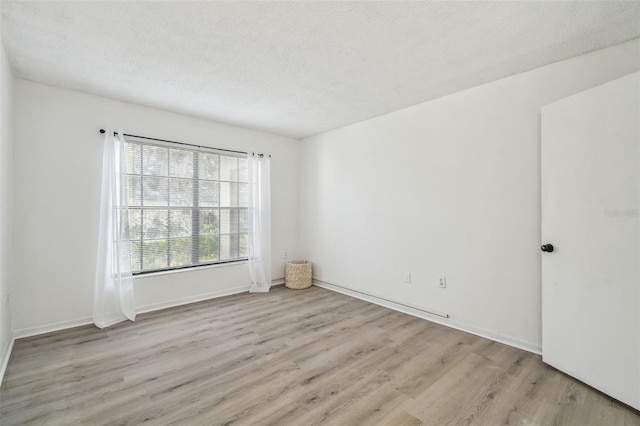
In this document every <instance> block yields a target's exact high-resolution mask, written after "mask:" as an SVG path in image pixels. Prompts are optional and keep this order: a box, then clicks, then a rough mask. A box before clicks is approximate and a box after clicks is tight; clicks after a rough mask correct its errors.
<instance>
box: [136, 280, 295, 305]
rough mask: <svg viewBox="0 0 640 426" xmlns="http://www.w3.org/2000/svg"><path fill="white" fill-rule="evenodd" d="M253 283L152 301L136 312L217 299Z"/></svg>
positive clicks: (244, 289)
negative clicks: (156, 301) (162, 300)
mask: <svg viewBox="0 0 640 426" xmlns="http://www.w3.org/2000/svg"><path fill="white" fill-rule="evenodd" d="M281 284H284V278H276V279H275V280H271V285H272V286H276V285H281ZM249 287H251V285H249V284H247V285H245V286H241V287H234V288H228V289H225V290H218V291H212V292H211V293H204V294H199V295H197V296H189V297H181V298H180V299H173V300H169V301H167V302H158V303H150V304H148V305H143V306H137V307H136V314H144V313H146V312H153V311H159V310H161V309H167V308H174V307H176V306H182V305H188V304H189V303H196V302H202V301H204V300H209V299H217V298H218V297H224V296H231V295H232V294H240V293H244V292H246V291H249Z"/></svg>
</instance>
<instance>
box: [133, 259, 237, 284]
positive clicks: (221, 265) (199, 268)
mask: <svg viewBox="0 0 640 426" xmlns="http://www.w3.org/2000/svg"><path fill="white" fill-rule="evenodd" d="M247 263H249V261H248V260H240V261H238V262H229V263H214V264H213V265H203V266H196V267H194V268H183V269H171V270H169V271H158V272H149V273H147V274H140V275H134V276H133V279H134V280H138V279H144V278H147V277H156V276H158V275H169V274H179V273H185V272H195V271H202V270H203V269H215V268H226V267H229V266H240V265H246V264H247Z"/></svg>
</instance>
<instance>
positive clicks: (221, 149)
mask: <svg viewBox="0 0 640 426" xmlns="http://www.w3.org/2000/svg"><path fill="white" fill-rule="evenodd" d="M105 132H106V131H105V130H104V129H100V133H105ZM113 134H114V135H117V134H118V132H113ZM122 136H129V137H132V138H139V139H147V140H150V141H158V142H169V143H175V144H178V145H186V146H193V147H195V148H204V149H215V150H216V151H225V152H235V153H236V154H247V152H246V151H234V150H233V149H223V148H212V147H210V146H202V145H195V144H192V143H185V142H176V141H170V140H167V139H158V138H149V137H147V136H139V135H130V134H128V133H123V134H122ZM263 155H264V154H258V156H260V157H262V156H263ZM269 157H271V155H269Z"/></svg>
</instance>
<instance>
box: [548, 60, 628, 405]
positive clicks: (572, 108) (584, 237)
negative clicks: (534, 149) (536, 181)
mask: <svg viewBox="0 0 640 426" xmlns="http://www.w3.org/2000/svg"><path fill="white" fill-rule="evenodd" d="M541 164H542V243H543V244H551V245H553V251H552V252H551V251H549V249H550V247H544V246H543V248H545V249H547V251H546V252H542V253H541V255H542V358H543V361H544V362H546V363H548V364H550V365H552V366H553V367H556V368H558V369H559V370H561V371H564V372H566V373H567V374H569V375H571V376H574V377H576V378H577V379H579V380H581V381H583V382H585V383H587V384H589V385H591V386H593V387H594V388H596V389H598V390H600V391H602V392H604V393H606V394H608V395H610V396H612V397H614V398H616V399H618V400H620V401H622V402H624V403H626V404H629V405H631V406H633V407H635V408H636V409H640V248H639V247H640V226H639V215H638V209H639V203H638V199H639V194H640V73H635V74H631V75H628V76H626V77H623V78H620V79H618V80H614V81H612V82H609V83H607V84H604V85H602V86H598V87H595V88H593V89H590V90H587V91H585V92H581V93H579V94H576V95H574V96H571V97H568V98H565V99H562V100H560V101H558V102H555V103H553V104H549V105H546V106H544V107H543V108H542V163H541Z"/></svg>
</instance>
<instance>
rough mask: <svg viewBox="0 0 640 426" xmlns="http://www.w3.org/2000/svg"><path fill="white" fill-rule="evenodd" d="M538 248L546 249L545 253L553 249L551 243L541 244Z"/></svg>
mask: <svg viewBox="0 0 640 426" xmlns="http://www.w3.org/2000/svg"><path fill="white" fill-rule="evenodd" d="M540 250H542V251H546V252H547V253H551V252H552V251H553V244H543V245H542V246H541V247H540Z"/></svg>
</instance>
